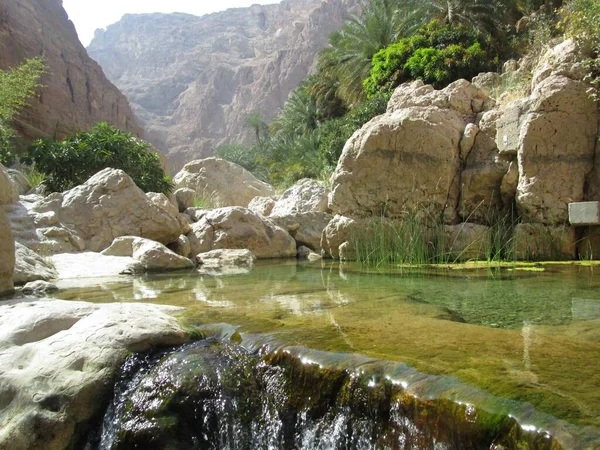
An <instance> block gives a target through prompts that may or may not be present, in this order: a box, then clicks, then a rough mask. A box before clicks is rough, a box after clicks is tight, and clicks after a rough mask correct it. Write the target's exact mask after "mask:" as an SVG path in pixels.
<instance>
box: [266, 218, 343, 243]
mask: <svg viewBox="0 0 600 450" xmlns="http://www.w3.org/2000/svg"><path fill="white" fill-rule="evenodd" d="M331 219H333V216H332V215H331V214H328V213H326V212H306V213H296V214H289V215H285V216H274V215H271V216H270V217H269V220H271V221H272V222H273V223H275V224H276V225H278V226H280V227H281V228H283V229H285V230H287V231H288V233H290V235H291V236H292V237H293V238H294V239H295V241H296V245H297V246H306V247H308V248H310V249H311V250H314V251H319V252H320V251H321V236H322V234H323V230H324V229H325V227H326V226H327V225H328V224H329V222H331Z"/></svg>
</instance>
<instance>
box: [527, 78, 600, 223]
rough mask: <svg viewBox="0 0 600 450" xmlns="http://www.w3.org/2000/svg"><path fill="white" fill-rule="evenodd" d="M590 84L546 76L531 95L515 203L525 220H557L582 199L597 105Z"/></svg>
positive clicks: (592, 154)
mask: <svg viewBox="0 0 600 450" xmlns="http://www.w3.org/2000/svg"><path fill="white" fill-rule="evenodd" d="M587 91H588V85H587V84H586V83H584V82H582V81H577V80H573V79H570V78H567V77H564V76H555V75H552V76H549V77H547V78H545V79H544V80H543V81H541V82H540V83H539V84H538V85H537V86H536V87H535V89H534V91H533V93H532V95H531V107H530V109H529V112H528V113H527V115H526V116H525V119H524V122H523V125H522V128H521V133H520V137H519V149H518V164H519V183H518V187H517V194H516V203H517V206H518V208H519V212H520V213H521V215H522V216H523V220H524V221H525V222H532V223H541V224H545V225H561V224H564V223H567V220H568V204H569V203H571V202H579V201H582V200H583V199H584V194H585V193H584V186H585V182H586V177H587V175H588V174H589V173H590V172H591V171H592V169H593V167H594V157H595V145H596V140H597V132H598V108H597V105H596V104H595V103H594V101H593V100H592V99H591V98H590V96H589V93H588V92H587Z"/></svg>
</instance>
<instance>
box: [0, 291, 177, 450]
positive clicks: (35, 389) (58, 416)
mask: <svg viewBox="0 0 600 450" xmlns="http://www.w3.org/2000/svg"><path fill="white" fill-rule="evenodd" d="M177 311H178V309H177V308H173V307H168V306H155V305H144V304H119V303H115V304H109V305H93V304H90V303H83V302H72V301H62V300H48V299H40V300H22V301H13V302H6V303H4V304H2V305H0V367H1V369H0V400H1V401H0V407H1V411H2V414H0V448H2V449H11V450H21V449H22V450H25V449H33V448H43V449H47V450H61V449H65V448H83V447H82V446H81V445H79V444H78V443H77V434H78V432H79V430H78V427H79V426H82V427H85V425H86V423H87V422H88V421H89V420H90V419H92V418H93V417H94V416H95V414H97V413H98V412H101V410H102V407H103V403H105V402H107V399H108V396H109V395H110V394H109V393H110V391H111V388H112V383H113V376H114V375H115V373H116V371H117V369H118V367H119V366H120V364H121V362H122V361H123V360H124V359H125V357H126V356H127V354H131V352H136V351H147V350H148V349H150V348H151V347H152V346H154V345H179V344H182V343H183V342H185V341H186V340H187V334H186V333H185V332H184V331H183V330H182V329H181V327H180V326H179V324H178V322H177V321H176V320H175V319H174V318H173V317H172V316H171V315H169V314H170V313H175V312H177Z"/></svg>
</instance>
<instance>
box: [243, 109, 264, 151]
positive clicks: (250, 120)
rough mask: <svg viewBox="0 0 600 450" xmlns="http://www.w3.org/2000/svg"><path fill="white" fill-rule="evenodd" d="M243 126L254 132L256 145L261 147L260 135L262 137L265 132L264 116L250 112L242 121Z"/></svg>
mask: <svg viewBox="0 0 600 450" xmlns="http://www.w3.org/2000/svg"><path fill="white" fill-rule="evenodd" d="M244 125H245V126H246V128H250V129H252V130H254V134H255V136H256V144H257V145H258V146H259V147H261V146H262V135H264V133H265V131H266V130H267V124H266V123H265V116H263V115H262V113H261V112H260V111H252V112H251V113H250V114H248V115H247V116H246V119H245V120H244Z"/></svg>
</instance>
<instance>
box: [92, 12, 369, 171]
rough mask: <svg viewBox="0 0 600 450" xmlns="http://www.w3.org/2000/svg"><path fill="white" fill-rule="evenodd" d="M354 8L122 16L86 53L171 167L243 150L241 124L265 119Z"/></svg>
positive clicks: (247, 136)
mask: <svg viewBox="0 0 600 450" xmlns="http://www.w3.org/2000/svg"><path fill="white" fill-rule="evenodd" d="M359 3H360V0H284V1H283V2H281V3H279V4H274V5H265V6H260V5H253V6H250V7H248V8H236V9H230V10H227V11H224V12H220V13H215V14H209V15H205V16H201V17H197V16H192V15H188V14H138V15H129V14H128V15H125V16H124V17H123V18H122V19H121V21H119V22H117V23H116V24H114V25H111V26H109V27H108V28H107V29H106V30H98V31H97V32H96V35H95V37H94V39H93V41H92V43H91V44H90V46H89V47H88V52H89V54H90V55H91V56H92V58H94V59H95V60H96V61H98V62H99V63H100V65H101V66H102V67H103V68H104V70H105V71H106V74H107V75H108V77H109V78H110V80H111V81H112V82H113V83H115V84H116V85H117V86H118V87H119V88H120V89H121V90H122V91H123V92H124V93H125V94H126V95H127V97H128V99H129V101H130V103H131V105H132V107H133V109H134V111H135V113H136V114H137V116H138V117H139V119H140V121H141V122H142V125H143V127H144V128H145V130H146V138H147V139H148V140H149V141H150V142H152V143H153V144H154V145H155V146H156V147H157V148H159V149H160V150H162V151H163V152H165V153H166V154H167V155H168V158H169V162H170V165H171V167H172V168H174V169H178V168H180V167H181V166H183V165H184V164H185V163H186V162H188V161H190V160H193V159H196V158H199V157H206V156H210V155H212V153H213V151H214V149H215V147H216V146H218V145H219V144H222V143H226V142H233V141H244V142H252V133H251V132H250V131H249V130H248V129H247V128H245V127H244V120H245V118H246V116H247V115H248V114H249V113H250V112H253V111H260V112H261V113H262V114H263V115H264V116H265V117H266V118H267V119H270V118H272V117H273V116H274V115H275V114H276V113H277V112H278V110H279V109H280V108H281V107H282V106H283V105H284V104H285V101H286V100H287V97H288V95H289V93H290V92H291V91H292V90H294V89H295V88H296V87H297V86H298V84H299V83H300V82H301V81H302V80H303V79H304V78H305V77H306V76H307V74H308V73H309V71H310V70H311V68H312V67H313V66H314V62H315V56H316V54H317V52H318V51H319V50H320V49H321V48H323V47H325V46H326V45H327V42H328V41H327V39H328V36H329V34H331V33H332V32H333V31H335V30H337V29H338V28H339V27H340V26H341V25H342V24H343V22H344V20H345V19H346V18H347V17H348V16H349V14H350V13H351V12H352V11H353V10H354V9H356V8H357V7H358V4H359Z"/></svg>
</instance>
